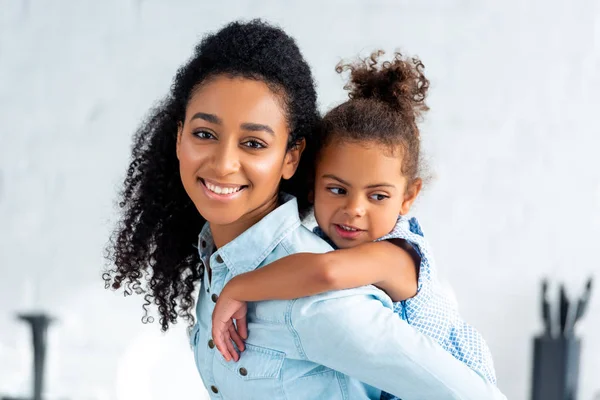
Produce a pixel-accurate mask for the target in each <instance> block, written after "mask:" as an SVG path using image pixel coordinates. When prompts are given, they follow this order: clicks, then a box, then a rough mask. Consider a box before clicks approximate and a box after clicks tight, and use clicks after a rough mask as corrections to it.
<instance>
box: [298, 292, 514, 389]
mask: <svg viewBox="0 0 600 400" xmlns="http://www.w3.org/2000/svg"><path fill="white" fill-rule="evenodd" d="M391 306H392V302H391V300H390V299H389V297H387V296H386V295H385V294H384V293H383V292H381V291H380V290H378V289H375V288H374V287H372V286H365V287H362V288H358V289H349V290H341V291H335V292H328V293H325V294H322V295H318V296H312V297H306V298H302V299H298V300H295V301H294V303H293V304H292V307H291V309H290V312H289V318H287V320H288V324H289V328H290V330H291V331H292V332H293V333H294V334H295V335H296V343H297V347H298V351H299V352H300V354H301V355H302V356H303V357H305V358H306V359H307V360H310V361H313V362H316V363H319V364H322V365H325V366H327V367H329V368H332V369H335V370H337V371H340V372H342V373H344V374H346V375H349V376H351V377H353V378H355V379H358V380H360V381H362V382H364V383H366V384H369V385H371V386H374V387H377V388H379V389H381V390H383V391H386V392H388V393H391V394H394V395H395V396H398V397H400V398H401V399H403V400H419V399H423V400H431V399H457V400H458V399H461V400H486V399H490V400H496V399H497V400H506V397H505V396H504V395H503V394H502V393H501V392H500V391H499V389H498V388H497V387H496V386H495V385H493V384H491V383H489V382H487V381H486V380H485V379H483V378H482V377H481V376H479V375H478V374H476V373H475V372H474V371H472V370H471V369H470V368H468V367H467V366H466V365H464V364H463V363H461V362H460V361H458V360H456V359H455V358H454V357H452V355H450V354H449V353H448V352H447V351H445V350H444V349H442V347H440V345H438V344H437V343H436V342H435V341H434V340H433V339H431V338H429V337H427V336H425V335H423V334H421V333H419V332H418V331H417V330H415V329H414V328H412V327H411V326H409V325H408V324H407V323H406V322H405V321H402V320H401V319H400V318H398V315H396V314H394V312H393V311H392V309H391Z"/></svg>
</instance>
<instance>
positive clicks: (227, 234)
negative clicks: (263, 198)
mask: <svg viewBox="0 0 600 400" xmlns="http://www.w3.org/2000/svg"><path fill="white" fill-rule="evenodd" d="M278 206H279V195H278V194H276V195H275V196H274V197H272V198H271V199H269V200H268V201H267V202H265V203H264V204H262V205H261V206H260V207H258V208H256V209H254V210H252V211H250V212H249V213H247V214H245V215H244V216H242V217H241V218H240V219H238V220H237V221H235V222H232V223H231V224H227V225H216V224H213V223H211V222H209V225H210V231H211V233H212V236H213V241H214V243H215V246H216V248H221V247H223V246H225V245H226V244H227V243H229V242H231V241H232V240H234V239H235V238H237V237H238V236H240V235H241V234H242V233H244V232H245V231H247V230H248V229H250V227H252V226H253V225H254V224H256V223H257V222H258V221H260V220H261V219H263V218H264V217H265V216H267V215H268V214H269V213H270V212H271V211H273V210H274V209H276V208H277V207H278Z"/></svg>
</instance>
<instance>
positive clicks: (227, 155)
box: [213, 142, 240, 177]
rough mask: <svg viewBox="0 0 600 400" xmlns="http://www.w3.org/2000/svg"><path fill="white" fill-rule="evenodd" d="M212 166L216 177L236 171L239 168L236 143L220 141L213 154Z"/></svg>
mask: <svg viewBox="0 0 600 400" xmlns="http://www.w3.org/2000/svg"><path fill="white" fill-rule="evenodd" d="M213 168H214V170H215V174H216V175H217V176H216V177H224V176H227V175H230V174H232V173H235V172H237V171H238V170H239V169H240V160H239V154H238V149H237V145H234V144H232V143H226V142H223V143H221V144H220V145H219V147H218V149H217V152H216V154H215V156H214V161H213Z"/></svg>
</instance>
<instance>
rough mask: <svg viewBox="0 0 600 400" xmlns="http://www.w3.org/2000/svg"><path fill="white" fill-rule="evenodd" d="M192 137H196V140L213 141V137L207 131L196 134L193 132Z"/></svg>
mask: <svg viewBox="0 0 600 400" xmlns="http://www.w3.org/2000/svg"><path fill="white" fill-rule="evenodd" d="M194 136H196V137H197V138H198V139H213V138H215V135H213V134H212V133H210V132H209V131H196V132H194Z"/></svg>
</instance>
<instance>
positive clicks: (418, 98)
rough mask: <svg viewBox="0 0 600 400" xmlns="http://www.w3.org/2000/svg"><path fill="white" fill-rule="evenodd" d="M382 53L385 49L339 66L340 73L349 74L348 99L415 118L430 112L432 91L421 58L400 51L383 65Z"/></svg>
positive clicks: (345, 87) (337, 68)
mask: <svg viewBox="0 0 600 400" xmlns="http://www.w3.org/2000/svg"><path fill="white" fill-rule="evenodd" d="M383 54H385V52H384V51H383V50H378V51H375V52H373V53H372V54H371V56H370V57H368V58H365V59H358V61H355V62H353V63H347V64H344V63H340V64H338V65H337V66H336V71H337V72H338V73H342V72H344V71H347V70H349V71H350V79H349V82H348V83H347V84H346V86H344V89H346V90H348V91H349V93H348V97H350V99H353V100H358V99H365V100H375V101H379V102H383V103H385V104H387V105H388V106H390V107H391V108H392V109H394V110H397V111H399V112H401V113H403V114H406V113H409V114H412V116H413V118H415V119H416V118H417V117H419V116H420V115H421V113H422V112H424V111H427V110H428V109H429V108H428V107H427V105H426V104H425V97H426V96H427V91H428V89H429V80H427V78H425V75H423V68H424V67H425V66H424V65H423V63H422V62H421V60H419V59H418V58H416V57H413V58H410V59H409V58H405V57H403V56H402V54H401V53H398V52H396V53H394V58H393V59H392V60H391V61H384V62H380V61H379V58H380V57H381V56H382V55H383Z"/></svg>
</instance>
